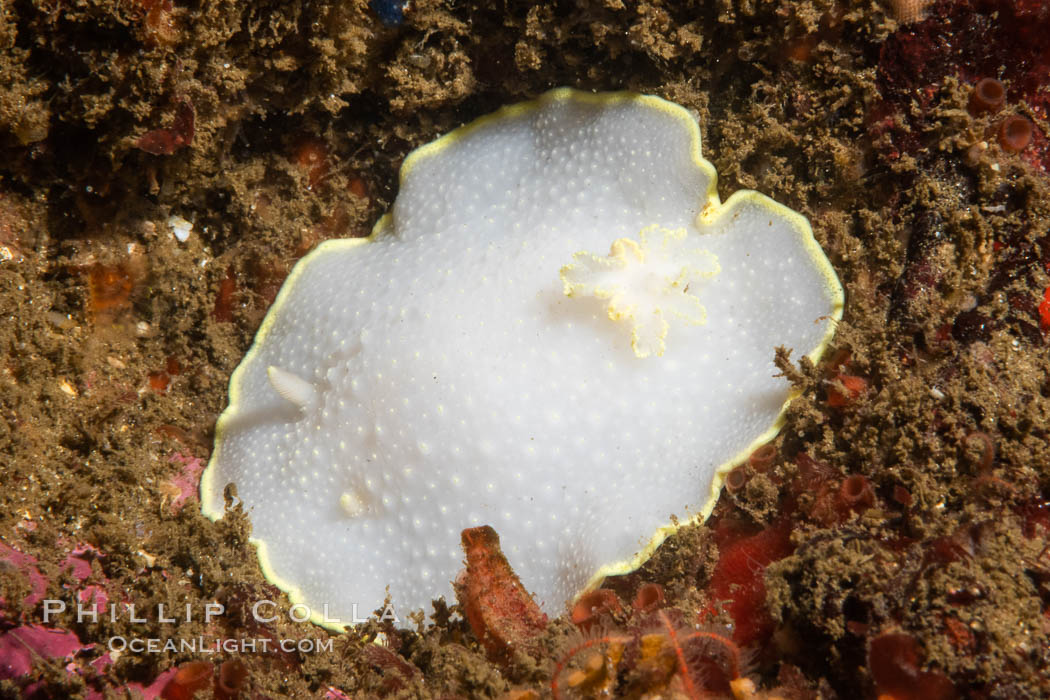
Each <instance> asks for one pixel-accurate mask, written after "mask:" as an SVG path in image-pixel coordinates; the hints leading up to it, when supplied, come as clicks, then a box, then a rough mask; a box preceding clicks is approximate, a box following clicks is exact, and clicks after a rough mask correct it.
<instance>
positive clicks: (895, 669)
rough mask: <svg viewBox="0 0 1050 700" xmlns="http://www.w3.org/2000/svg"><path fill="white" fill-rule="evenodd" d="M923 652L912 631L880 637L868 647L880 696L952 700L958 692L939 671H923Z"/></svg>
mask: <svg viewBox="0 0 1050 700" xmlns="http://www.w3.org/2000/svg"><path fill="white" fill-rule="evenodd" d="M921 663H922V651H921V649H920V648H919V644H918V642H916V641H915V639H914V638H913V637H912V636H911V635H908V634H903V633H889V634H883V635H881V636H879V637H876V638H875V639H873V640H872V641H871V645H870V647H869V649H868V668H869V669H870V670H871V675H872V678H873V679H874V680H875V687H876V688H877V689H878V692H879V695H880V697H885V696H888V697H890V698H893V699H894V700H952V699H953V698H956V697H958V695H959V694H958V692H957V691H956V689H955V686H954V685H953V684H952V682H951V681H950V680H949V679H948V677H947V676H945V675H944V674H943V673H941V672H939V671H921V670H920V669H919V667H920V664H921Z"/></svg>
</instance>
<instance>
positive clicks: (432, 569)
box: [201, 89, 843, 625]
mask: <svg viewBox="0 0 1050 700" xmlns="http://www.w3.org/2000/svg"><path fill="white" fill-rule="evenodd" d="M842 304H843V296H842V288H841V286H840V284H839V281H838V279H837V277H836V276H835V273H834V271H833V270H832V268H831V266H830V264H829V263H828V260H827V259H826V258H825V256H824V254H823V252H822V251H821V249H820V247H819V246H818V245H817V243H816V242H815V240H814V238H813V234H812V232H811V230H810V227H809V224H808V223H807V222H806V220H805V219H803V218H802V217H801V216H800V215H798V214H796V213H794V212H792V211H790V210H789V209H787V208H785V207H783V206H781V205H779V204H777V203H775V202H773V201H772V200H770V199H768V198H767V197H765V196H763V195H760V194H757V193H755V192H738V193H736V194H735V195H733V196H732V197H730V198H729V200H727V201H726V202H725V203H721V202H719V200H718V195H717V193H716V189H715V172H714V168H713V167H712V166H711V164H710V163H708V162H707V161H706V160H704V159H703V158H702V157H701V155H700V132H699V129H698V127H697V125H696V123H695V121H694V119H693V118H692V117H691V116H690V114H689V113H688V112H687V111H686V110H685V109H683V108H681V107H679V106H677V105H674V104H671V103H669V102H665V101H663V100H660V99H658V98H655V97H645V96H640V95H634V94H625V93H617V94H607V95H589V94H584V93H580V92H575V91H572V90H568V89H560V90H555V91H552V92H549V93H547V94H545V95H543V96H542V97H540V98H539V99H537V100H535V101H534V102H529V103H526V104H521V105H515V106H512V107H509V108H505V109H503V110H500V111H499V112H497V113H495V114H493V115H491V116H488V117H485V118H483V119H480V120H478V121H476V122H474V123H473V124H470V125H469V126H466V127H463V128H461V129H458V130H456V131H454V132H453V133H451V134H448V135H447V136H445V137H443V138H441V139H438V140H437V141H435V142H433V143H431V144H429V145H427V146H424V147H422V148H420V149H419V150H417V151H415V152H414V153H412V154H411V155H410V156H409V157H408V159H407V160H406V161H405V164H404V167H403V168H402V171H401V190H400V193H399V194H398V197H397V201H396V202H395V203H394V206H393V209H392V211H391V212H390V213H389V214H388V215H387V216H385V217H383V218H382V219H381V220H380V221H379V223H378V224H377V225H376V228H375V230H374V232H373V233H372V235H371V236H370V237H369V238H368V239H365V240H354V239H348V240H337V241H328V242H326V243H324V244H322V245H321V246H319V247H318V248H317V250H315V251H314V252H313V253H311V254H310V255H309V256H307V257H306V258H304V259H303V260H302V261H301V262H300V263H299V264H298V265H297V266H296V267H295V269H294V270H293V271H292V274H291V276H290V277H289V278H288V281H287V282H286V283H285V285H284V288H283V289H282V290H281V293H280V295H279V296H278V298H277V301H276V302H275V303H274V305H273V308H272V309H270V312H269V314H268V315H267V317H266V320H265V321H264V322H263V325H262V327H261V328H260V329H259V334H258V336H257V338H256V340H255V344H254V345H253V346H252V348H251V350H250V351H249V352H248V355H247V357H245V359H244V361H243V362H242V363H241V365H240V366H239V367H238V368H237V370H236V372H234V374H233V378H232V380H231V382H230V405H229V408H227V409H226V412H225V413H223V415H222V417H221V419H220V420H219V424H218V429H217V433H218V435H217V438H216V445H215V451H214V454H213V455H212V459H211V463H210V464H209V466H208V469H207V472H206V473H205V475H204V479H203V481H202V484H201V492H202V501H203V508H204V512H205V513H206V514H207V515H209V516H210V517H213V518H219V517H222V514H223V489H224V487H225V486H226V484H227V483H229V482H235V483H236V485H237V493H238V495H239V497H240V498H241V499H242V500H243V502H244V504H245V507H246V508H247V511H248V514H249V517H250V518H251V521H252V528H253V536H254V540H255V542H256V544H257V545H258V549H259V557H260V561H261V563H262V567H263V570H264V572H265V573H266V575H267V577H268V578H270V579H271V580H273V581H274V582H275V583H277V585H279V586H280V587H281V588H283V589H284V590H285V591H287V592H288V593H289V595H290V597H291V599H292V600H293V601H295V602H298V603H303V604H305V605H306V606H308V607H309V608H310V609H311V611H312V612H313V615H314V619H315V620H316V621H318V622H324V620H322V619H321V616H322V611H323V610H324V609H325V606H327V611H328V616H329V618H337V619H340V620H342V622H344V623H346V622H349V621H350V620H351V619H352V616H353V613H354V611H357V613H358V615H364V614H367V612H370V611H372V610H373V609H376V608H379V607H381V606H382V604H383V600H384V597H385V595H386V594H387V591H388V590H389V593H390V595H391V596H392V600H393V604H394V606H395V608H396V609H397V611H398V612H399V614H400V613H402V612H405V613H407V612H408V611H410V610H412V609H418V608H429V602H430V601H431V600H432V599H433V598H436V597H437V596H441V595H444V596H445V597H446V598H450V597H451V593H452V586H451V583H450V582H451V581H452V579H453V578H454V577H455V575H456V572H457V570H458V569H459V568H460V567H461V560H462V556H463V555H462V552H461V550H460V545H459V537H460V532H461V531H462V530H463V529H464V528H467V527H473V526H478V525H485V524H487V525H491V526H492V527H494V528H495V529H496V530H497V531H498V532H499V535H500V538H501V540H502V543H503V549H504V552H505V553H506V555H507V558H508V559H509V561H510V563H511V565H512V566H513V567H514V569H515V570H516V571H517V573H518V574H519V575H520V577H521V580H522V582H523V583H524V585H525V586H526V588H528V589H529V590H530V591H532V592H533V593H535V595H536V598H537V600H538V601H539V602H540V604H541V607H542V608H543V609H544V610H545V611H546V612H549V613H555V614H556V613H558V612H559V611H560V610H562V609H563V608H564V606H565V604H566V603H567V602H568V601H570V600H572V598H573V597H574V596H576V595H577V594H579V593H580V592H581V591H582V590H585V589H586V588H587V587H588V586H593V585H595V584H596V583H597V582H598V581H600V580H601V578H602V577H603V576H605V575H608V574H611V573H621V572H626V571H629V570H631V569H632V568H635V567H637V566H638V565H639V564H640V563H641V562H642V561H644V560H645V559H646V558H647V557H648V556H649V555H650V554H651V553H652V551H653V549H654V548H655V547H656V546H657V545H658V544H659V543H660V542H661V541H662V540H663V539H664V537H666V535H667V534H668V533H669V532H670V531H671V530H672V526H671V524H670V523H671V521H672V516H677V518H678V520H677V522H679V523H683V522H689V521H690V520H694V519H697V518H703V517H705V516H706V515H707V514H708V513H709V512H710V510H711V508H712V506H713V503H714V500H715V498H716V497H717V494H718V491H719V489H720V488H721V482H722V475H723V474H724V473H726V472H727V471H728V470H729V469H730V468H731V467H732V466H733V465H735V464H736V463H738V462H740V461H741V460H742V459H743V458H744V457H745V456H746V455H747V454H748V453H749V452H750V451H751V450H752V449H754V448H755V447H756V446H758V445H760V444H762V443H763V442H765V441H768V440H769V439H770V438H771V437H772V436H773V435H774V434H775V433H776V431H777V430H778V428H779V425H780V422H781V420H782V414H783V411H784V408H785V406H786V404H787V402H788V400H789V399H790V387H789V385H788V383H787V382H786V381H785V380H784V379H783V378H778V377H776V376H775V375H776V374H777V370H776V369H775V368H774V365H773V356H774V348H775V347H776V346H778V345H785V346H787V347H790V348H793V349H794V350H795V351H796V353H797V354H803V353H807V354H809V356H810V357H811V358H813V359H816V358H817V356H819V355H820V353H821V352H822V350H823V349H824V347H825V345H826V344H827V342H828V340H829V339H830V336H831V334H832V332H833V326H834V323H835V321H836V320H837V319H838V318H839V317H840V316H841V313H842ZM400 617H401V619H402V620H404V615H403V614H401V615H400ZM327 624H329V625H333V624H334V623H331V622H329V623H327Z"/></svg>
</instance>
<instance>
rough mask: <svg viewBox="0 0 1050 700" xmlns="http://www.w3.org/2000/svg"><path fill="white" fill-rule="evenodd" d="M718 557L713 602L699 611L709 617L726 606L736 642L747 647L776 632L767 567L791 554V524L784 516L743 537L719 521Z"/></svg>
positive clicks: (703, 617) (710, 592)
mask: <svg viewBox="0 0 1050 700" xmlns="http://www.w3.org/2000/svg"><path fill="white" fill-rule="evenodd" d="M715 542H716V543H717V544H718V550H719V556H718V562H717V563H716V564H715V570H714V572H713V573H712V574H711V582H710V584H709V585H708V587H707V593H708V595H709V596H710V598H711V601H712V602H711V604H710V605H709V606H708V607H707V608H706V609H705V610H703V611H702V612H701V613H700V622H706V621H707V620H709V619H710V618H711V617H712V616H713V615H714V614H715V613H716V612H717V610H718V608H719V606H721V607H724V609H725V610H726V612H728V613H729V616H730V617H731V618H732V619H733V626H734V629H733V641H734V642H736V643H737V644H739V645H742V646H747V645H752V644H757V643H761V642H763V641H765V640H766V639H768V638H769V636H770V635H771V634H772V633H773V628H774V624H773V618H772V617H771V616H770V614H769V610H768V609H767V608H766V583H765V572H766V567H767V566H769V565H770V564H772V563H773V562H775V561H777V560H779V559H783V558H784V557H786V556H787V555H789V554H791V552H792V551H793V550H794V546H793V545H792V544H791V524H790V521H789V520H787V519H786V518H782V519H781V520H778V521H777V522H775V523H773V524H772V525H770V526H769V527H767V528H766V529H764V530H761V531H760V532H757V533H755V534H752V535H747V536H741V535H740V533H739V532H738V531H736V530H735V529H734V528H732V527H730V526H727V525H723V524H720V525H719V526H718V527H717V528H716V529H715Z"/></svg>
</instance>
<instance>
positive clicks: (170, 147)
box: [135, 100, 196, 156]
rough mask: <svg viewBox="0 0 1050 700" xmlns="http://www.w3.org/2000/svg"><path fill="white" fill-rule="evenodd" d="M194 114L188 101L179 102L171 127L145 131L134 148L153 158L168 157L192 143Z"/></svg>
mask: <svg viewBox="0 0 1050 700" xmlns="http://www.w3.org/2000/svg"><path fill="white" fill-rule="evenodd" d="M195 121H196V114H195V113H194V111H193V105H191V104H190V103H189V100H181V101H180V102H179V103H178V105H176V107H175V119H174V120H172V122H171V126H169V127H165V128H163V129H154V130H153V131H147V132H146V133H145V134H143V135H142V136H140V137H139V140H138V141H136V142H135V146H136V147H137V148H138V149H140V150H143V151H145V152H146V153H151V154H153V155H155V156H170V155H171V154H172V153H174V152H175V151H177V150H179V149H180V148H183V147H184V146H189V145H190V144H192V143H193V134H194V123H195Z"/></svg>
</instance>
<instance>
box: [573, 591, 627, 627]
mask: <svg viewBox="0 0 1050 700" xmlns="http://www.w3.org/2000/svg"><path fill="white" fill-rule="evenodd" d="M622 614H623V606H621V605H620V599H619V598H617V597H616V594H615V593H613V592H612V591H610V590H609V589H608V588H599V589H597V590H595V591H590V592H589V593H584V594H583V595H582V596H580V598H579V600H577V601H576V602H575V603H574V604H573V606H572V611H571V612H570V614H569V617H570V619H571V620H572V622H573V624H574V625H576V626H577V627H579V628H580V630H581V631H583V632H587V631H588V630H590V629H591V628H592V627H593V626H594V625H596V624H600V623H603V622H608V621H609V620H611V619H615V618H617V617H620V616H622Z"/></svg>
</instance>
